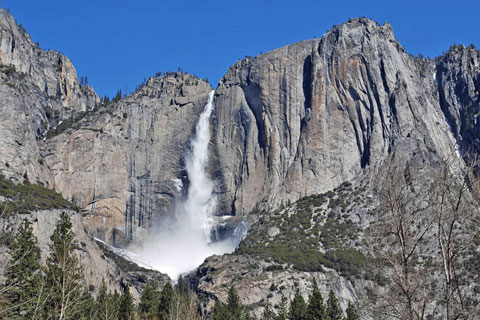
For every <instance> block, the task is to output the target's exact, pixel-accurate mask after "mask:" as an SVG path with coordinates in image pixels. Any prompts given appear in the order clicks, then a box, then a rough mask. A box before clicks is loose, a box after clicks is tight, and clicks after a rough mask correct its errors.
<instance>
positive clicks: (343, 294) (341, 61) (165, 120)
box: [0, 10, 480, 313]
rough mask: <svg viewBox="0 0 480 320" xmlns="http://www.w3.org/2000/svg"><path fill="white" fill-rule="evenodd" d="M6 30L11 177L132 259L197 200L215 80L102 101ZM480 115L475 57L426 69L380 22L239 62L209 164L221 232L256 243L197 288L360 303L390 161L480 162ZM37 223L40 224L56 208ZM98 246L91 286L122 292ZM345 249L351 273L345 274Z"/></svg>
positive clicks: (196, 281) (219, 101) (170, 81)
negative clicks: (193, 185) (198, 147)
mask: <svg viewBox="0 0 480 320" xmlns="http://www.w3.org/2000/svg"><path fill="white" fill-rule="evenodd" d="M0 36H1V39H0V64H1V65H0V137H1V138H0V171H1V172H2V173H3V174H4V175H5V176H6V177H8V178H12V179H13V180H15V181H17V182H22V181H23V180H24V179H29V180H30V181H31V182H33V183H38V184H43V185H45V186H48V187H50V188H54V189H55V190H56V191H58V192H59V193H61V194H62V195H63V197H64V198H66V199H68V200H71V201H72V202H74V203H75V204H76V205H77V206H79V207H80V208H81V210H82V217H80V215H79V214H77V215H76V216H75V217H76V218H75V219H77V220H78V221H77V220H76V221H77V222H78V223H79V226H77V227H78V228H77V229H78V232H79V237H85V239H87V238H88V241H89V242H88V245H86V246H87V247H88V250H90V249H91V250H94V251H95V250H100V248H98V247H96V244H95V242H94V241H92V239H93V237H96V238H99V239H101V240H103V241H105V242H106V243H107V244H113V245H115V246H118V247H123V246H126V245H127V244H128V243H131V242H132V241H142V239H143V238H144V237H146V236H148V231H149V230H150V228H151V227H152V226H155V225H156V224H157V223H159V222H160V221H162V217H164V216H167V215H169V214H170V213H171V212H172V208H173V205H174V203H175V201H176V200H177V199H179V198H182V197H184V196H185V191H186V188H187V187H188V184H189V179H188V176H187V175H186V172H185V169H184V156H185V154H186V152H187V151H188V147H189V144H188V141H189V139H190V137H191V136H192V135H193V134H194V130H195V123H196V121H197V119H198V116H199V114H200V113H201V111H202V110H203V107H204V106H205V104H206V102H207V99H208V93H209V92H210V91H211V90H212V88H211V86H210V84H209V83H208V82H206V81H205V80H202V79H199V78H197V77H195V76H192V75H189V74H186V73H173V72H172V73H167V74H165V75H158V76H156V77H151V78H149V79H148V80H147V81H146V82H145V83H143V84H142V85H141V86H140V87H139V88H138V89H137V90H136V91H135V92H133V93H131V94H130V95H128V96H125V97H123V98H121V99H118V100H116V101H115V102H113V103H102V102H101V101H100V99H99V98H98V96H97V95H96V93H95V92H94V91H93V89H92V88H90V87H89V86H88V85H85V84H80V82H79V81H78V79H77V75H76V72H75V69H74V67H73V65H72V63H71V62H70V60H68V58H66V57H64V56H63V55H61V54H60V53H58V52H52V51H44V50H42V49H41V48H39V46H38V45H36V44H34V43H33V42H32V40H31V39H30V36H29V35H28V34H27V33H26V31H25V30H24V29H23V28H21V27H19V26H17V24H16V23H15V21H14V19H13V18H12V17H11V16H10V15H9V14H7V13H6V12H5V11H3V10H2V11H0ZM479 103H480V53H479V51H477V50H475V49H474V48H473V47H468V48H466V47H464V46H452V47H451V48H450V49H449V50H448V52H446V53H445V54H443V55H442V56H440V57H437V58H435V59H433V60H432V59H424V58H423V57H414V56H412V55H409V54H408V53H407V52H405V50H404V48H403V47H402V46H401V45H400V44H399V42H398V41H397V40H396V38H395V36H394V33H393V29H392V27H391V26H390V25H389V24H388V23H385V24H383V25H379V24H377V23H376V22H374V21H372V20H370V19H366V18H358V19H351V20H349V21H348V22H346V23H343V24H341V25H338V26H334V27H333V28H332V29H331V30H329V31H328V32H327V33H326V34H325V35H324V36H323V37H322V38H321V39H312V40H305V41H302V42H298V43H295V44H291V45H288V46H286V47H283V48H279V49H276V50H273V51H271V52H268V53H266V54H262V55H259V56H257V57H254V58H252V57H247V58H245V59H243V60H240V61H238V62H237V63H235V64H234V65H232V66H231V67H230V68H229V69H228V70H227V72H226V74H225V75H224V77H223V78H222V79H221V80H220V82H219V84H218V87H217V88H216V90H215V109H214V114H213V115H212V117H211V118H210V120H211V123H210V124H211V131H212V140H211V142H210V145H209V150H210V157H209V161H210V166H209V168H210V174H211V176H212V177H213V179H214V181H215V195H216V197H217V199H218V202H219V206H218V210H217V215H219V216H223V218H224V219H223V220H222V221H224V222H225V223H224V224H222V225H219V228H218V229H217V231H221V232H220V233H222V232H223V233H224V234H221V235H220V237H223V236H228V235H229V234H230V233H231V232H232V231H233V230H234V229H235V227H236V225H237V224H238V223H241V222H244V223H246V225H248V227H250V233H249V235H248V236H247V238H246V239H245V241H244V242H242V244H241V245H240V247H239V249H238V250H237V251H236V252H235V253H233V254H231V255H224V256H222V257H212V258H209V259H207V260H206V262H205V263H204V264H203V265H202V266H200V267H199V269H198V272H196V273H193V274H192V275H190V276H189V280H190V282H191V284H192V285H193V286H194V287H195V288H196V289H197V291H198V292H199V293H200V294H201V295H202V296H204V297H206V298H207V300H209V299H210V302H211V299H213V298H218V297H219V298H224V297H225V295H226V288H227V286H228V285H229V284H230V283H234V284H235V283H236V284H238V285H239V286H240V287H241V288H240V290H239V293H240V296H241V298H242V299H244V301H246V302H248V303H249V304H250V305H251V307H252V309H253V310H254V311H256V312H257V313H258V312H260V311H261V310H262V307H263V305H264V303H265V301H264V297H265V296H267V294H271V296H270V298H271V301H272V302H273V303H278V301H279V300H280V298H281V296H282V295H287V296H292V295H293V294H294V288H299V289H300V290H301V292H302V293H303V294H304V295H306V294H307V293H308V292H309V290H310V282H309V279H310V278H311V277H312V276H313V277H315V278H316V279H317V280H318V281H319V283H320V287H321V290H322V291H323V292H324V294H325V293H326V292H327V291H328V290H329V289H332V288H333V289H334V291H335V293H336V294H337V295H338V296H339V297H340V302H341V304H342V306H343V307H345V306H346V303H347V302H348V301H349V300H352V299H353V300H355V299H360V298H361V296H360V295H361V294H365V292H367V291H368V290H367V289H366V288H367V287H368V286H369V284H371V281H372V275H370V274H368V273H366V272H365V270H364V269H365V268H366V258H365V257H366V253H365V245H364V243H362V241H364V239H365V236H364V235H365V231H366V230H368V229H369V228H370V227H371V225H372V223H374V222H375V221H376V220H377V219H378V217H379V216H378V215H376V213H375V212H379V211H381V210H382V209H381V206H380V202H381V201H380V197H379V189H378V188H379V187H378V186H377V185H376V183H377V182H378V181H377V178H378V176H379V175H381V174H385V172H384V170H385V167H386V166H387V164H389V163H391V162H392V161H395V162H396V163H399V164H400V166H402V168H404V167H411V168H416V169H419V170H420V169H421V170H422V172H427V173H428V174H425V175H422V177H425V181H426V182H427V181H430V180H429V179H431V178H432V177H433V175H434V172H435V170H437V169H438V168H439V167H440V166H439V163H441V161H444V160H445V159H450V161H451V162H454V163H455V165H456V166H458V167H462V166H465V165H466V164H468V163H471V161H472V159H474V158H475V156H476V155H478V151H479V148H480V143H479V140H478V130H479V125H478V124H477V114H478V108H479ZM66 124H68V125H66ZM59 128H61V130H59ZM423 169H425V170H423ZM470 191H471V190H470ZM471 199H473V200H472V201H476V198H475V195H473V196H472V197H471ZM1 200H2V201H5V200H6V199H1ZM47 214H48V213H47ZM51 214H52V216H56V215H58V212H56V211H52V212H51ZM32 215H33V216H32V219H38V224H39V225H38V228H39V230H40V229H41V228H42V226H41V225H40V224H42V223H43V222H44V220H45V221H47V220H48V219H47V218H45V219H43V218H38V217H40V215H41V217H43V216H44V215H45V212H42V213H32ZM35 215H39V216H38V217H36V216H35ZM42 219H43V220H42ZM42 221H43V222H42ZM77 222H76V223H77ZM16 224H18V221H14V222H11V223H10V222H9V226H10V227H9V228H10V229H11V228H13V227H11V225H16ZM50 224H51V223H50ZM5 225H7V223H6V222H5ZM80 225H81V226H83V227H84V228H85V229H86V231H87V233H84V232H83V230H82V228H80ZM286 226H287V227H286ZM282 228H283V229H282ZM312 230H313V231H314V232H317V233H309V232H311V231H312ZM332 230H333V231H332ZM313 231H312V232H313ZM332 232H333V233H334V234H333V235H332V234H331V233H332ZM337 233H338V234H337ZM335 237H337V238H338V237H340V238H341V239H337V238H335ZM302 239H310V240H308V241H303V240H302ZM85 241H87V240H85ZM295 241H296V242H295ZM303 242H306V243H307V244H308V246H307V247H303V245H304V243H303ZM85 243H87V242H85ZM271 243H278V245H279V246H280V247H278V248H277V249H282V250H284V249H285V248H284V247H281V246H282V245H287V244H288V245H292V243H293V245H294V246H295V248H302V250H303V249H305V250H307V251H302V255H305V256H307V254H306V253H305V252H308V254H312V255H313V256H314V258H315V259H317V260H315V261H316V263H317V265H315V266H314V267H312V265H311V264H309V263H310V262H311V261H310V260H309V262H308V263H307V264H309V266H306V265H305V264H302V263H301V261H298V259H296V258H297V257H296V256H293V257H294V258H295V259H294V260H292V256H291V255H290V256H288V257H285V256H278V255H277V254H273V253H272V252H265V251H263V247H268V245H269V244H271ZM104 245H105V244H104ZM312 246H313V247H314V248H315V250H316V251H315V252H316V253H321V255H318V256H317V255H316V253H312V251H311V249H312ZM285 250H286V249H285ZM348 250H350V251H348ZM351 250H354V251H351ZM472 250H473V251H475V250H476V249H475V248H472ZM293 251H294V250H293ZM95 252H97V251H95ZM98 252H100V251H98ZM98 252H97V253H94V254H93V253H92V255H91V257H93V258H92V259H93V260H92V259H90V260H88V259H83V260H82V261H83V262H84V264H88V263H90V264H92V263H93V262H91V261H94V262H95V263H97V262H98V267H97V265H95V267H94V268H90V269H95V271H94V274H92V275H90V278H89V279H91V281H92V282H95V281H98V279H100V277H99V274H100V273H105V272H107V273H108V274H109V275H110V278H111V279H112V283H115V282H117V283H118V282H119V281H120V280H119V278H118V277H124V278H128V277H127V276H125V275H124V274H123V276H119V274H120V275H121V274H122V273H121V272H119V271H118V270H117V271H115V270H116V269H115V268H116V266H115V263H114V262H112V261H107V262H103V261H100V260H98V257H97V256H99V255H100V254H99V253H98ZM278 252H281V251H278ZM278 252H277V253H278ZM332 254H333V256H332ZM345 255H347V256H354V257H355V261H350V260H348V259H347V260H345V261H343V260H342V261H343V262H342V261H341V262H338V261H339V259H337V258H336V257H337V256H342V257H344V256H345ZM332 257H333V258H332ZM89 261H90V262H89ZM99 261H100V262H99ZM342 263H343V264H342ZM92 265H93V264H92ZM345 265H347V266H348V268H347V267H345ZM345 268H346V269H345ZM106 270H107V271H106ZM346 270H347V271H348V272H346ZM355 275H361V280H359V279H357V278H352V277H354V276H355ZM131 277H133V278H135V276H131ZM133 282H134V281H133ZM272 288H273V289H272ZM280 288H283V289H280ZM472 290H473V289H472Z"/></svg>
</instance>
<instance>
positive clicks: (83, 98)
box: [0, 9, 99, 186]
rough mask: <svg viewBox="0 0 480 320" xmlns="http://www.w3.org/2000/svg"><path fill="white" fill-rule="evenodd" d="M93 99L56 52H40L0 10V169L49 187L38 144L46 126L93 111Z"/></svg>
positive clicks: (12, 20)
mask: <svg viewBox="0 0 480 320" xmlns="http://www.w3.org/2000/svg"><path fill="white" fill-rule="evenodd" d="M98 101H99V98H98V96H97V95H96V93H95V92H94V91H93V89H91V88H90V87H88V86H81V85H80V83H79V81H78V79H77V74H76V72H75V68H74V67H73V65H72V63H71V62H70V60H69V59H68V58H66V57H65V56H63V55H62V54H60V53H58V52H52V51H44V50H42V49H41V48H40V47H39V46H38V45H37V44H34V43H33V42H32V40H31V38H30V36H29V35H28V34H27V33H26V31H25V29H24V28H23V27H21V26H19V25H17V24H16V22H15V20H14V18H13V17H12V16H11V15H10V14H9V13H7V12H5V11H4V10H3V9H0V136H1V137H2V139H0V151H1V152H0V169H1V170H2V171H3V172H4V174H6V175H7V176H13V177H17V178H18V177H21V176H22V175H24V174H25V173H26V176H28V177H29V179H30V180H31V181H32V182H42V183H47V184H49V185H50V186H53V185H52V181H51V179H50V176H49V172H48V168H47V167H46V166H45V165H44V162H43V160H42V158H41V156H40V153H39V148H38V140H41V139H43V137H44V136H45V134H46V132H47V130H48V129H49V128H50V126H55V125H57V123H58V122H60V121H62V120H65V119H67V118H71V117H74V116H75V115H76V114H78V113H79V112H82V111H86V110H87V109H91V108H93V106H94V105H95V103H97V102H98Z"/></svg>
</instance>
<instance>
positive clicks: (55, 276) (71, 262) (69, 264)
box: [46, 212, 86, 319]
mask: <svg viewBox="0 0 480 320" xmlns="http://www.w3.org/2000/svg"><path fill="white" fill-rule="evenodd" d="M50 240H51V243H50V245H49V251H50V255H49V256H48V258H47V266H46V285H47V288H48V290H49V291H48V292H49V298H48V305H47V313H48V314H52V315H54V318H55V319H75V318H81V316H82V313H83V312H84V311H85V310H84V303H85V297H86V295H84V291H86V286H85V283H84V281H83V271H82V268H81V267H80V264H79V261H78V258H77V256H76V255H75V249H76V248H78V244H77V242H76V240H75V234H74V233H73V230H72V222H71V220H70V217H69V215H68V214H67V213H65V212H62V214H61V215H60V220H59V221H58V222H57V225H56V228H55V231H54V232H53V234H52V236H51V237H50Z"/></svg>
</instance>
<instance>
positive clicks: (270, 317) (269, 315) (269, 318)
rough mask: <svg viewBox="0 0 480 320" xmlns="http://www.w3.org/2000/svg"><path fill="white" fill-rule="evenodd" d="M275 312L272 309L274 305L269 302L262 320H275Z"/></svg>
mask: <svg viewBox="0 0 480 320" xmlns="http://www.w3.org/2000/svg"><path fill="white" fill-rule="evenodd" d="M275 318H276V317H275V312H273V310H272V305H271V304H270V302H267V303H266V305H265V309H264V310H263V314H262V320H275Z"/></svg>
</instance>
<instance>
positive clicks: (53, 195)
mask: <svg viewBox="0 0 480 320" xmlns="http://www.w3.org/2000/svg"><path fill="white" fill-rule="evenodd" d="M0 196H3V197H5V198H7V199H9V200H7V201H4V202H2V203H0V213H3V212H5V213H7V214H15V213H18V214H27V213H30V212H31V211H36V210H47V209H55V208H57V209H73V210H78V207H77V206H76V205H74V204H73V203H71V202H70V201H67V200H65V199H64V198H63V197H62V195H61V194H59V193H57V192H56V191H55V190H51V189H48V188H45V187H42V186H39V185H36V184H31V183H30V182H28V180H25V182H24V183H19V184H15V183H14V182H13V181H11V180H9V179H6V178H5V176H3V175H1V174H0Z"/></svg>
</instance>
